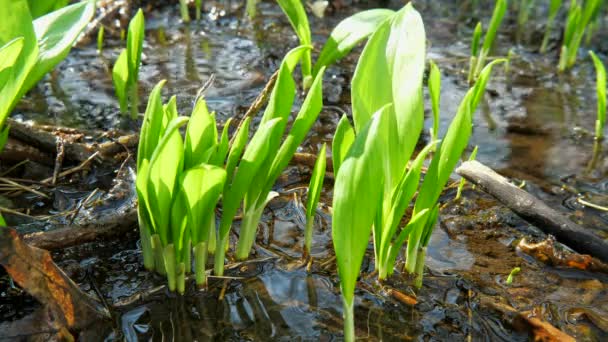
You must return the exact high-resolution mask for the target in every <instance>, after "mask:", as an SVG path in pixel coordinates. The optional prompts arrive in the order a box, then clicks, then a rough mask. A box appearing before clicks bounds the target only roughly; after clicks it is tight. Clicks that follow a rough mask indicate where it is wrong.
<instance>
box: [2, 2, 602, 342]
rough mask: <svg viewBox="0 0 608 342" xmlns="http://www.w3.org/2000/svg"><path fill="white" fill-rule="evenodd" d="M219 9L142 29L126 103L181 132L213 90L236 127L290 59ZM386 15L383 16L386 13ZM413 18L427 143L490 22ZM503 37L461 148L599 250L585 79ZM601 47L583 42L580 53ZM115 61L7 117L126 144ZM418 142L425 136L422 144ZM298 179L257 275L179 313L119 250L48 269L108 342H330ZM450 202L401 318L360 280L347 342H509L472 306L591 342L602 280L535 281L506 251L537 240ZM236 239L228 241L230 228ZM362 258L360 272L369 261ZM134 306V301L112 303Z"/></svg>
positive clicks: (327, 293) (445, 121)
mask: <svg viewBox="0 0 608 342" xmlns="http://www.w3.org/2000/svg"><path fill="white" fill-rule="evenodd" d="M232 5H233V6H232V7H229V6H228V5H226V4H223V3H222V4H215V3H209V4H208V5H207V6H208V7H207V10H208V12H209V13H210V14H209V16H208V17H207V18H206V19H205V20H204V21H203V22H202V23H200V24H191V25H188V26H187V27H186V26H184V25H182V24H180V23H179V21H178V19H177V17H176V15H177V14H178V11H177V10H176V9H175V8H162V9H158V10H154V11H152V12H151V13H150V14H149V15H147V28H148V30H147V35H146V37H147V40H146V44H145V45H144V53H145V57H144V59H143V66H142V74H141V80H140V84H141V89H140V93H141V94H142V97H144V99H145V96H146V94H147V93H148V92H149V90H150V89H151V88H152V87H153V86H154V84H155V83H156V82H158V81H159V80H160V79H167V80H168V82H167V86H166V88H165V92H164V93H165V94H166V95H167V97H168V95H169V94H176V95H177V97H178V108H179V110H180V112H181V113H182V114H187V113H189V110H190V108H191V106H192V101H193V100H194V97H195V95H196V93H197V91H198V89H199V88H200V87H201V86H202V84H203V83H205V81H206V80H208V79H209V77H210V75H211V74H214V75H215V76H216V81H215V82H214V83H213V86H212V87H211V88H210V89H209V90H208V92H207V93H206V97H207V99H208V101H209V105H210V107H211V108H212V109H213V110H215V111H217V113H218V118H219V121H225V120H226V119H227V118H229V117H232V116H235V115H240V114H242V113H243V112H244V111H245V109H246V108H247V106H248V105H249V104H250V103H251V101H252V100H253V99H254V98H255V96H256V95H257V94H258V93H259V91H260V90H261V88H262V87H263V85H264V82H265V79H267V78H268V76H269V75H270V74H272V72H273V70H275V69H276V67H277V65H278V63H280V58H281V57H282V56H283V55H284V53H285V52H286V51H287V50H288V49H289V48H290V47H293V46H295V45H296V44H297V41H296V38H295V36H294V35H293V34H292V33H291V29H290V28H289V26H288V25H286V20H285V19H284V18H283V16H282V13H281V12H280V11H279V10H278V8H277V7H276V6H274V5H273V4H272V3H262V4H260V6H259V17H258V18H257V19H256V20H255V21H254V22H253V23H251V22H249V21H248V20H246V19H244V18H243V17H242V13H243V9H242V8H238V5H235V4H232ZM391 5H392V6H393V7H394V8H397V6H398V4H397V3H396V2H393V3H391ZM212 6H215V7H213V9H212V8H211V7H212ZM359 6H360V7H352V8H347V9H343V10H341V11H339V12H338V13H337V14H336V15H331V16H329V17H327V18H324V19H316V18H315V19H312V24H311V27H312V28H313V31H314V32H313V33H314V40H315V41H316V42H322V41H324V39H325V38H324V37H326V36H327V34H328V32H329V31H330V30H331V28H332V27H333V26H334V25H335V24H336V23H337V22H338V21H339V20H340V19H341V18H343V17H345V16H347V15H348V14H350V13H354V12H356V11H357V10H359V9H360V8H366V7H367V6H369V7H374V6H373V4H371V5H359ZM417 7H418V9H419V10H420V11H421V13H422V15H423V18H424V20H425V25H426V30H427V38H428V41H429V58H432V59H433V60H435V61H436V63H437V64H438V65H439V67H440V68H441V69H442V86H443V89H442V97H441V112H442V121H441V130H442V132H445V130H446V129H447V127H448V125H449V122H450V120H451V117H452V116H453V114H454V113H455V112H456V110H457V107H458V105H459V102H460V100H461V99H462V97H463V95H464V93H465V92H466V90H467V87H468V85H467V84H466V71H467V70H466V69H467V67H468V61H467V54H468V46H469V40H468V39H469V38H468V37H470V33H471V32H472V28H473V27H474V24H475V20H472V19H471V14H473V16H479V17H483V18H485V19H486V20H487V19H488V18H489V13H490V9H487V8H485V9H481V10H480V11H479V12H474V11H470V10H469V9H467V8H465V7H462V6H461V5H455V4H453V3H452V2H445V1H444V2H441V3H439V2H435V1H427V2H424V1H420V2H418V4H417ZM542 13H544V12H543V11H539V15H542ZM513 22H514V21H513V20H512V19H507V21H506V23H505V25H504V26H503V30H502V33H501V34H500V35H499V38H498V41H499V44H498V46H497V47H496V50H495V53H494V54H495V55H506V53H507V51H508V50H509V48H511V47H515V52H516V56H517V57H516V59H514V60H513V61H512V67H511V73H510V74H509V75H506V74H505V73H504V72H503V71H502V70H501V69H500V68H497V69H496V72H495V74H494V76H493V78H492V81H491V82H490V84H489V86H488V88H489V92H488V94H487V95H486V98H485V100H484V102H483V103H482V104H481V105H480V109H479V110H478V112H477V113H476V115H475V118H474V124H475V128H474V132H473V136H472V138H471V143H470V146H474V145H478V146H479V153H478V156H477V159H478V160H480V161H481V162H483V163H485V164H487V165H489V166H491V167H493V168H494V169H496V170H498V171H499V172H500V173H503V174H505V175H507V176H509V177H512V178H514V179H515V180H516V181H518V182H522V184H523V186H524V188H525V189H526V190H528V191H530V192H532V193H533V194H535V195H536V196H538V197H540V198H542V199H543V200H545V201H547V202H548V203H549V204H550V205H552V206H553V207H556V208H558V209H559V210H561V211H563V212H564V213H566V214H567V215H569V216H570V217H571V218H572V219H574V220H575V221H577V222H580V223H582V224H584V225H585V226H586V227H589V229H593V230H594V231H596V232H597V233H598V234H600V235H603V236H606V235H607V234H608V228H607V227H608V213H606V212H601V211H599V210H596V209H592V208H588V207H585V206H583V205H582V204H581V203H580V202H578V200H577V199H578V198H579V197H581V198H583V199H584V200H587V201H589V202H593V203H596V204H598V205H603V206H607V205H608V195H607V193H608V161H607V158H606V152H605V150H606V149H607V147H606V146H604V147H603V151H600V153H599V156H598V157H597V158H596V162H595V165H594V166H593V167H590V163H591V161H592V159H593V155H592V151H593V139H592V137H591V133H590V132H592V131H593V125H594V120H595V96H594V89H595V83H594V73H593V67H592V65H591V63H590V62H589V61H588V60H585V59H584V60H583V62H582V63H580V64H579V65H578V66H577V67H575V69H574V70H573V71H572V72H571V73H569V74H566V75H561V76H558V75H557V74H556V73H555V67H556V64H557V57H556V54H555V51H552V52H551V53H549V54H547V55H546V56H541V55H538V54H537V53H535V50H536V49H537V46H538V39H536V40H535V37H537V36H538V32H536V31H537V30H538V28H539V27H542V25H541V24H542V21H532V22H531V23H529V25H528V26H527V27H526V28H525V30H526V31H529V32H530V34H529V36H530V37H531V38H530V40H529V41H525V40H524V41H523V43H522V44H521V45H518V46H516V45H515V43H514V42H515V36H516V35H515V34H514V33H513V32H515V31H516V30H517V28H516V27H515V26H514V25H513ZM604 38H606V37H605V36H599V37H596V39H595V41H594V43H597V42H599V41H601V40H602V39H604ZM120 45H121V43H119V42H118V41H116V40H112V39H110V40H108V42H107V43H106V48H105V49H104V52H103V57H99V56H98V55H97V53H96V52H95V46H93V45H86V46H83V47H81V48H79V49H77V50H75V51H74V53H72V54H71V55H70V57H69V58H68V59H67V60H66V61H65V62H64V63H62V64H61V65H60V67H59V71H58V72H56V73H54V74H53V76H52V77H49V78H47V79H45V81H44V82H42V84H41V85H40V86H39V87H38V88H37V89H36V90H35V91H33V92H32V93H31V94H30V95H29V96H28V97H27V99H26V101H24V103H23V104H22V105H21V106H20V107H19V108H18V110H17V115H16V116H17V117H20V118H23V119H34V120H36V121H38V122H44V123H50V124H57V125H66V126H72V127H85V128H110V127H115V126H119V127H123V128H124V129H126V130H128V129H129V128H130V127H133V125H132V124H129V122H128V121H127V120H124V119H122V118H121V116H120V114H119V113H118V112H117V103H116V101H115V100H114V95H113V90H112V84H111V79H110V76H109V73H108V70H109V69H108V65H109V64H108V63H109V61H113V60H114V59H115V58H116V56H117V55H118V53H119V51H120ZM600 52H602V51H600ZM604 52H605V51H604ZM357 55H358V53H357V54H355V55H352V56H350V57H347V58H346V59H345V60H344V61H342V62H341V63H339V64H338V65H337V66H335V67H331V68H329V69H328V71H327V74H326V82H325V97H326V98H325V104H326V105H327V108H326V109H324V111H323V112H322V113H321V115H320V119H319V121H318V122H317V123H316V124H315V126H314V128H313V132H312V133H311V134H310V136H309V138H308V139H307V140H306V142H305V146H304V147H302V150H303V151H309V152H316V151H317V149H318V147H319V146H320V144H322V143H323V142H330V141H331V135H332V132H333V130H334V127H335V124H336V123H337V120H338V119H339V117H340V115H341V112H343V111H344V112H348V108H349V104H348V102H349V96H350V95H349V92H348V83H349V82H350V77H351V75H352V71H353V68H354V63H355V62H356V56H357ZM581 56H582V54H581ZM143 108H144V107H143V105H142V108H141V109H142V110H143ZM427 112H428V108H427ZM430 126H431V119H430V118H429V119H428V120H427V121H426V128H427V130H428V128H429V127H430ZM426 138H427V137H425V139H426ZM308 173H309V170H307V169H306V168H304V167H295V166H294V167H291V168H290V169H289V170H288V171H287V172H286V175H285V177H283V178H282V179H281V181H280V184H279V185H278V186H277V190H278V191H279V192H280V193H281V196H280V197H279V198H278V199H277V200H275V201H273V202H272V203H271V204H270V205H269V209H268V210H266V212H265V214H264V217H263V224H262V225H261V226H260V231H259V234H258V239H257V246H256V249H255V253H254V255H252V259H253V260H259V262H252V263H248V264H245V265H242V266H240V267H238V268H236V269H233V270H231V271H230V272H228V275H229V276H232V277H235V279H232V280H230V281H225V280H222V279H212V280H211V283H210V287H209V289H208V291H203V292H196V291H195V290H194V289H190V291H189V293H188V295H187V296H185V297H175V296H172V295H171V294H167V293H165V292H164V290H159V291H150V290H151V289H154V288H155V287H157V286H159V285H162V284H163V283H164V279H162V278H161V277H157V276H155V275H152V274H149V273H147V272H145V271H144V270H143V267H142V265H141V255H140V254H139V252H138V250H137V235H136V234H132V235H130V236H129V239H123V241H122V242H120V243H119V244H118V245H117V244H116V243H95V244H89V245H85V246H82V247H79V248H72V249H69V250H67V251H65V252H62V253H58V254H57V255H56V258H58V259H59V260H60V263H61V265H63V266H65V267H67V268H68V269H70V270H71V272H72V273H71V274H72V275H73V277H74V278H75V280H76V281H78V282H79V284H81V286H82V287H83V288H84V289H85V290H87V291H89V292H91V293H99V294H101V295H102V296H103V297H104V298H105V300H106V301H107V302H108V303H110V304H112V303H115V304H116V305H117V307H116V309H115V310H114V311H115V313H116V320H115V325H114V332H113V333H112V334H111V335H110V336H109V338H125V339H127V340H137V339H146V338H152V339H153V340H162V339H165V338H173V339H175V340H180V341H182V340H184V341H185V340H192V339H199V340H201V339H216V340H242V339H251V340H287V339H293V338H299V339H300V340H334V339H340V336H341V331H342V330H341V329H342V325H341V324H342V323H341V310H342V309H341V302H340V297H339V283H338V279H337V277H336V273H335V266H334V263H333V262H332V255H333V252H332V248H331V245H332V243H331V230H330V228H331V227H330V221H331V217H330V215H329V208H328V206H330V205H331V187H330V186H327V187H326V191H325V192H324V195H323V198H322V200H321V202H322V203H321V206H320V209H319V210H318V215H317V217H316V222H317V224H316V231H315V235H314V244H313V256H314V257H315V264H314V265H313V268H312V272H311V273H307V272H306V270H305V269H304V268H302V267H301V265H300V264H299V257H300V255H301V252H302V249H301V246H302V243H303V229H304V219H303V215H304V214H303V208H302V205H301V202H302V201H304V200H305V194H304V190H303V189H301V187H302V185H305V184H306V183H307V181H308ZM454 192H455V191H454V189H450V190H448V191H446V192H445V194H444V196H443V198H442V201H443V202H444V203H446V205H445V207H444V208H443V210H442V214H441V218H440V222H439V223H438V224H439V227H437V229H436V230H435V233H434V235H433V237H432V240H431V245H430V247H429V254H428V258H427V260H428V262H427V266H428V269H427V274H426V275H425V280H424V285H423V288H422V289H421V291H420V292H419V293H418V304H417V305H416V306H414V307H410V306H406V305H404V304H402V303H400V302H398V301H396V300H394V299H392V297H390V296H388V295H386V291H384V290H386V288H384V289H383V288H382V285H379V284H377V283H375V282H374V280H373V276H372V277H366V276H364V277H363V278H362V281H361V282H360V287H359V288H358V290H357V299H356V322H357V336H359V337H361V338H367V339H369V340H379V339H384V340H411V339H416V340H422V339H425V340H428V339H440V340H464V339H474V340H491V341H495V340H505V341H506V340H509V341H511V340H526V339H527V335H526V334H525V333H523V332H519V331H516V330H515V329H514V328H512V327H511V326H509V325H508V324H506V323H505V320H503V319H502V318H501V315H500V314H498V313H496V312H495V311H493V310H491V309H490V308H487V307H484V306H483V305H481V304H480V303H481V301H480V297H482V296H490V297H494V298H502V300H503V301H504V302H505V303H507V304H509V305H511V306H513V307H514V308H515V309H517V310H519V311H530V310H532V311H534V312H535V314H536V315H537V316H539V317H542V318H544V319H545V320H547V321H549V322H550V323H552V324H553V325H555V326H556V327H558V328H560V329H562V330H563V331H565V332H567V333H569V334H571V335H573V336H575V337H576V338H577V339H580V340H589V341H594V340H603V339H606V338H607V337H608V335H607V334H608V331H606V325H607V323H606V319H605V317H608V296H607V295H606V292H607V290H608V286H607V284H608V279H607V278H606V276H605V275H601V274H592V273H587V272H582V271H573V270H569V269H559V268H554V267H549V266H545V265H544V264H542V263H540V262H538V261H537V260H535V259H533V258H532V257H529V256H527V255H525V254H523V253H521V252H519V251H518V250H517V249H516V247H515V246H516V245H517V242H518V241H519V239H521V238H522V237H530V236H532V237H536V238H539V239H542V238H543V234H542V233H541V232H540V231H539V230H538V229H537V228H535V227H531V226H530V225H528V224H527V223H526V222H524V221H522V220H521V219H519V218H518V217H516V216H515V215H514V214H512V213H511V212H510V211H509V210H508V209H505V208H504V207H501V206H500V205H498V204H497V203H496V202H495V201H494V200H492V199H491V198H490V197H488V196H486V195H484V194H481V193H478V192H476V191H474V190H470V189H468V190H467V191H465V195H464V196H465V199H464V200H463V201H462V202H460V203H454V202H453V201H452V199H453V198H454ZM83 196H84V195H83ZM236 226H237V230H238V223H237V224H236ZM117 251H118V252H117ZM369 252H370V253H369V255H370V256H371V254H373V253H372V249H371V245H370V248H369ZM514 267H520V268H521V269H522V272H521V273H520V274H519V275H517V276H516V277H515V280H514V282H513V284H512V285H507V284H506V277H507V275H508V274H509V272H510V271H511V270H512V269H513V268H514ZM372 269H373V261H372V260H371V259H366V260H365V261H364V265H363V270H364V271H365V272H368V273H369V272H371V271H372ZM2 279H3V280H2V283H0V284H2V287H1V288H2V289H5V288H8V284H6V283H5V280H4V279H5V277H4V278H2ZM5 284H6V286H5ZM406 284H407V282H406V279H405V278H404V277H403V276H402V275H400V274H397V275H396V276H395V277H394V279H392V280H391V282H390V283H389V284H388V285H385V286H388V287H392V288H395V289H398V290H399V291H402V292H404V293H410V289H409V287H408V286H407V285H406ZM142 291H146V292H149V293H148V295H147V296H145V297H144V298H143V299H140V300H137V301H134V302H129V303H125V301H126V300H128V299H129V298H131V296H133V295H135V294H137V293H140V292H142ZM14 292H15V291H13V290H7V291H4V290H2V292H0V300H4V299H6V303H8V304H2V302H0V307H2V312H3V316H2V317H4V319H7V320H12V319H16V318H18V317H21V316H22V315H23V314H25V313H27V310H26V311H25V312H23V310H22V309H15V308H16V307H22V306H25V307H30V306H31V304H28V303H31V300H30V299H28V297H27V296H18V295H16V294H15V293H14ZM220 296H223V300H221V301H219V300H218V297H220ZM15 298H17V299H15ZM16 303H18V304H17V305H15V304H16ZM24 303H25V304H24ZM602 329H604V330H602Z"/></svg>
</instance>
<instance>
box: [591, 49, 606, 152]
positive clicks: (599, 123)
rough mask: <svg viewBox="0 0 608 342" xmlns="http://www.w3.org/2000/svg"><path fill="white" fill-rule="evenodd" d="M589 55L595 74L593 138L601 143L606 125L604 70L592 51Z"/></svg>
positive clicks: (602, 64)
mask: <svg viewBox="0 0 608 342" xmlns="http://www.w3.org/2000/svg"><path fill="white" fill-rule="evenodd" d="M589 55H590V56H591V59H592V60H593V65H594V66H595V74H596V89H597V120H596V121H595V138H596V139H597V140H598V141H601V140H602V139H603V138H604V126H605V125H606V68H605V67H604V63H602V61H601V60H600V59H599V57H598V56H597V55H596V54H595V53H594V52H593V51H589Z"/></svg>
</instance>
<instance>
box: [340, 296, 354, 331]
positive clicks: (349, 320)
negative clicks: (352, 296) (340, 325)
mask: <svg viewBox="0 0 608 342" xmlns="http://www.w3.org/2000/svg"><path fill="white" fill-rule="evenodd" d="M342 307H343V308H344V312H343V313H342V317H343V318H344V341H346V342H353V341H355V310H354V300H351V301H350V303H349V302H348V301H347V300H346V299H345V298H344V296H342Z"/></svg>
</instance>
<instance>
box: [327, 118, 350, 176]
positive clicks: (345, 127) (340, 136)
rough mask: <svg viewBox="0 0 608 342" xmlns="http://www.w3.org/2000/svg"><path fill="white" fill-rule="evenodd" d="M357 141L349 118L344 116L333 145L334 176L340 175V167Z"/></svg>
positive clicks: (337, 128)
mask: <svg viewBox="0 0 608 342" xmlns="http://www.w3.org/2000/svg"><path fill="white" fill-rule="evenodd" d="M353 141H355V130H354V129H353V126H351V125H350V122H349V121H348V117H347V116H346V115H343V116H342V118H340V121H339V122H338V126H337V127H336V133H335V134H334V139H333V141H332V145H331V155H332V165H333V169H334V175H336V174H338V170H339V169H340V165H342V162H343V161H344V158H345V157H346V154H347V153H348V150H349V149H350V146H351V145H352V144H353Z"/></svg>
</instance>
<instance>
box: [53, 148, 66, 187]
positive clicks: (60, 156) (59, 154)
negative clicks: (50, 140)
mask: <svg viewBox="0 0 608 342" xmlns="http://www.w3.org/2000/svg"><path fill="white" fill-rule="evenodd" d="M64 156H65V143H64V141H63V139H61V137H57V157H55V168H54V169H53V177H52V180H51V184H52V185H55V184H57V176H59V172H60V171H61V166H62V165H63V157H64Z"/></svg>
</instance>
